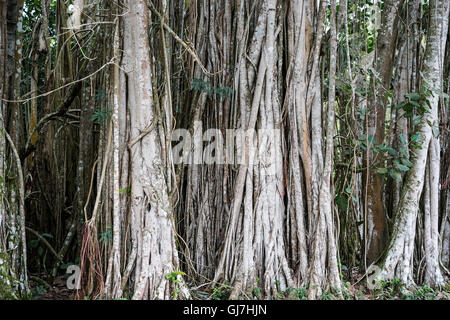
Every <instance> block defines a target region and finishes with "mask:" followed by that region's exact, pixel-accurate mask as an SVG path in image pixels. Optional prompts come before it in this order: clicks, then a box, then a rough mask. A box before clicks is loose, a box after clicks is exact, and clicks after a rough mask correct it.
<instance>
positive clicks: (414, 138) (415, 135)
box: [411, 132, 420, 142]
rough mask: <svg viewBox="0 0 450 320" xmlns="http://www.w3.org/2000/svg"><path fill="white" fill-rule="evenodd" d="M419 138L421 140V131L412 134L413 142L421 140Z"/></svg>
mask: <svg viewBox="0 0 450 320" xmlns="http://www.w3.org/2000/svg"><path fill="white" fill-rule="evenodd" d="M419 140H420V133H419V132H417V133H415V134H413V135H412V136H411V142H419Z"/></svg>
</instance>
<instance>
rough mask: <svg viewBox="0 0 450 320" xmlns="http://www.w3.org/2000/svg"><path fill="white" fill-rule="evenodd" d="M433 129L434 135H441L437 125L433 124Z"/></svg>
mask: <svg viewBox="0 0 450 320" xmlns="http://www.w3.org/2000/svg"><path fill="white" fill-rule="evenodd" d="M431 131H432V132H433V137H435V138H437V137H438V136H439V128H438V127H436V126H431Z"/></svg>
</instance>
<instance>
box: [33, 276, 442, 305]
mask: <svg viewBox="0 0 450 320" xmlns="http://www.w3.org/2000/svg"><path fill="white" fill-rule="evenodd" d="M362 277H363V275H359V276H358V278H359V279H361V278H362ZM31 279H32V280H31V281H30V286H31V289H32V293H33V298H34V299H35V300H74V299H76V296H75V291H74V290H71V289H68V288H67V285H66V282H67V280H66V276H64V275H63V276H58V277H57V278H55V279H54V280H53V281H52V282H51V283H48V282H46V281H44V280H42V278H40V277H37V276H32V277H31ZM343 286H344V289H343V291H342V296H343V297H342V298H343V299H344V300H450V286H449V285H447V286H446V287H444V288H441V290H435V289H432V288H430V287H428V286H418V287H416V288H414V289H406V288H405V287H404V286H403V285H402V284H401V283H400V282H398V281H391V282H388V283H384V284H383V285H382V288H380V289H378V290H370V289H369V288H368V287H367V285H366V281H364V279H363V280H362V281H356V282H355V283H353V284H351V283H350V282H348V281H345V280H344V281H343ZM228 294H229V291H228V289H227V288H224V287H218V288H214V289H213V290H211V291H210V292H206V291H197V292H193V299H195V300H206V299H212V300H227V297H228ZM306 296H307V291H306V289H304V288H299V289H290V290H286V291H285V292H283V293H279V296H278V297H277V299H279V300H287V299H289V300H307V298H306ZM254 299H255V300H257V299H258V297H256V296H255V297H254ZM334 299H337V296H335V295H333V294H328V293H325V294H322V296H321V300H334Z"/></svg>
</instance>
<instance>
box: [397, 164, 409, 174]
mask: <svg viewBox="0 0 450 320" xmlns="http://www.w3.org/2000/svg"><path fill="white" fill-rule="evenodd" d="M394 164H395V167H396V168H397V169H398V170H400V171H403V172H406V171H408V170H409V168H408V167H407V166H405V165H403V164H400V163H398V162H394Z"/></svg>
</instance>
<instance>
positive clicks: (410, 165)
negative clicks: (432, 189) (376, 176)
mask: <svg viewBox="0 0 450 320" xmlns="http://www.w3.org/2000/svg"><path fill="white" fill-rule="evenodd" d="M401 161H402V163H403V164H404V165H405V166H407V167H410V168H411V167H412V165H413V164H412V162H411V161H409V160H408V159H406V158H401Z"/></svg>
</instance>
